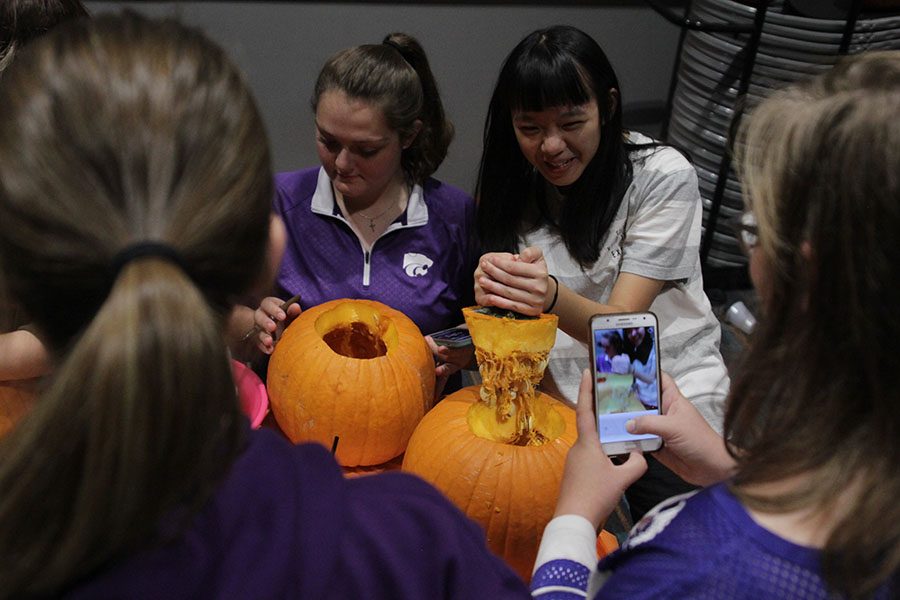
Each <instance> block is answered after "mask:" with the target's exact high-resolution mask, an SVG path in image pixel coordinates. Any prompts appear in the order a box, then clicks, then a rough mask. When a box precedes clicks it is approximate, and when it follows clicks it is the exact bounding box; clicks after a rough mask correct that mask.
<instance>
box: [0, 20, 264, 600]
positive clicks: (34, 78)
mask: <svg viewBox="0 0 900 600" xmlns="http://www.w3.org/2000/svg"><path fill="white" fill-rule="evenodd" d="M0 106H3V110H2V111H0V140H2V142H0V272H2V273H3V275H4V277H5V278H6V281H5V283H6V284H7V287H8V289H9V290H10V294H11V295H12V296H13V298H14V299H15V300H16V301H17V302H19V303H21V304H22V305H23V306H27V307H28V311H29V314H30V315H31V316H32V317H33V319H34V323H35V325H36V327H37V329H38V330H39V332H40V334H41V337H42V338H43V339H44V340H45V341H46V342H47V344H48V346H49V347H50V350H51V351H52V353H53V355H54V357H55V362H56V364H55V369H54V373H53V374H52V376H51V377H50V378H49V379H48V380H47V381H46V383H45V387H44V389H43V390H42V393H41V395H40V398H39V401H38V403H37V406H36V408H35V409H34V411H33V412H32V413H31V414H29V415H28V416H26V417H25V418H24V419H23V420H22V421H21V422H20V423H19V425H18V426H17V427H16V428H15V429H14V430H13V432H12V433H10V434H9V435H8V436H7V437H5V438H4V439H2V440H0V489H2V490H3V491H2V493H0V557H3V558H2V560H0V597H7V596H11V597H19V596H25V595H41V596H43V595H56V594H58V593H60V591H61V588H62V586H63V585H64V584H65V583H66V582H71V581H73V580H76V579H77V578H79V577H80V576H83V575H86V574H88V573H90V572H91V571H93V570H94V569H97V568H98V567H100V566H101V565H103V564H104V563H107V562H108V561H110V560H114V559H115V558H116V557H118V556H120V555H122V554H124V553H126V552H129V551H133V550H134V549H135V547H136V545H137V544H139V543H141V542H142V541H143V542H144V543H146V540H153V541H158V540H160V539H165V538H166V537H168V536H171V535H174V534H176V533H177V532H178V531H179V530H180V528H181V527H183V526H184V525H186V524H187V521H188V519H190V517H191V516H192V514H193V511H194V509H196V508H197V507H198V506H199V505H200V504H202V503H203V502H204V501H206V500H207V499H208V498H209V497H210V495H211V492H212V490H213V489H214V487H215V486H216V485H217V484H218V483H219V482H220V481H221V479H222V478H223V477H224V474H225V473H226V471H227V470H228V468H229V467H230V465H231V463H232V462H233V460H234V459H235V457H236V456H237V454H238V453H239V452H240V451H241V440H242V437H243V430H244V429H243V428H244V424H243V422H242V417H241V414H240V411H239V407H238V403H237V400H236V397H235V390H234V384H233V382H232V380H231V374H230V367H229V363H228V359H227V356H226V352H225V349H224V343H223V340H222V337H221V332H222V326H223V321H224V315H225V312H226V311H227V310H228V307H229V306H230V304H231V303H232V302H233V298H235V297H236V296H237V295H238V294H240V293H242V292H244V291H246V290H247V289H248V288H249V286H250V285H251V284H252V283H253V282H255V281H256V280H257V278H258V276H259V272H260V270H261V269H262V263H263V257H264V253H265V242H266V239H267V234H268V225H269V213H270V201H271V196H272V188H271V169H270V164H269V154H268V149H267V141H266V137H265V133H264V131H263V127H262V123H261V121H260V118H259V115H258V113H257V111H256V108H255V105H254V103H253V100H252V98H251V97H250V95H249V92H248V91H247V88H246V85H245V84H244V83H243V81H242V78H241V77H240V75H239V74H238V73H237V71H236V69H235V68H234V67H233V66H232V65H231V63H230V62H229V61H228V60H227V59H226V58H225V55H224V53H223V52H222V51H221V50H220V49H219V48H217V47H216V46H215V45H213V44H212V43H211V42H210V41H208V40H207V39H206V38H205V37H203V36H202V35H200V34H199V33H197V32H195V31H193V30H190V29H189V28H187V27H183V26H180V25H178V24H176V23H170V22H169V23H154V22H150V21H146V20H144V19H142V18H140V17H137V16H135V15H125V16H124V17H113V16H106V17H100V18H98V19H95V20H94V21H92V22H85V23H78V24H75V25H73V26H71V27H61V28H60V29H59V30H58V31H54V32H52V33H50V34H48V36H46V38H44V39H42V40H39V41H38V42H35V44H34V45H33V46H30V47H29V48H27V49H26V50H25V51H23V52H22V53H21V54H20V55H19V56H17V58H16V61H15V62H14V63H13V65H12V66H11V68H10V69H9V70H8V71H7V72H6V73H4V84H3V86H2V89H0ZM148 243H149V245H148ZM136 248H137V249H138V251H135V249H136ZM148 248H149V250H148Z"/></svg>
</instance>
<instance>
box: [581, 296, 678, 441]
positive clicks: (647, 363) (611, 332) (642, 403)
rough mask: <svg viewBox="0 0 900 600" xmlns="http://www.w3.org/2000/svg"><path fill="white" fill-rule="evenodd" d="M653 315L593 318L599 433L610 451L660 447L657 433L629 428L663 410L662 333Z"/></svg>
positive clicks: (600, 316) (594, 367)
mask: <svg viewBox="0 0 900 600" xmlns="http://www.w3.org/2000/svg"><path fill="white" fill-rule="evenodd" d="M658 329H659V327H658V324H657V322H656V317H655V316H654V315H653V314H652V313H628V314H619V315H595V316H594V317H592V318H591V340H592V344H591V363H592V364H591V371H592V373H593V380H594V409H595V413H596V415H597V431H598V432H599V435H600V442H601V444H602V445H603V449H604V451H606V453H607V454H609V455H616V454H624V453H627V452H629V451H631V450H642V451H653V450H658V449H659V447H660V445H661V440H660V438H659V437H657V436H655V435H634V434H631V433H628V432H627V431H626V430H625V423H626V422H628V420H630V419H634V418H636V417H639V416H642V415H647V414H659V410H660V382H659V335H658Z"/></svg>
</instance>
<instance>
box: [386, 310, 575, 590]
mask: <svg viewBox="0 0 900 600" xmlns="http://www.w3.org/2000/svg"><path fill="white" fill-rule="evenodd" d="M463 314H464V315H465V318H466V323H467V324H468V326H469V332H470V333H471V335H472V341H473V343H474V345H475V357H476V359H477V361H478V368H479V371H480V372H481V377H482V385H481V386H480V387H478V386H470V387H467V388H464V389H462V390H460V391H458V392H456V393H454V394H451V395H449V396H447V397H446V398H444V399H443V400H441V401H440V402H439V403H438V404H437V405H436V406H435V407H434V408H433V409H432V410H431V411H430V412H429V413H428V414H427V415H425V418H424V419H422V422H421V423H420V424H419V426H418V427H417V428H416V431H415V433H413V436H412V438H411V439H410V441H409V446H408V447H407V449H406V454H405V455H404V458H403V470H405V471H409V472H412V473H415V474H417V475H419V476H420V477H422V478H424V479H426V480H428V481H430V482H431V483H432V484H434V485H435V486H436V487H437V488H438V489H440V490H441V491H442V492H444V494H446V495H447V497H449V498H450V500H451V501H452V502H453V503H454V504H456V506H458V507H459V508H460V509H461V510H462V511H463V512H465V513H466V514H467V515H468V516H469V517H470V518H471V519H473V520H474V521H476V522H477V523H479V524H480V525H481V526H482V527H483V529H484V531H485V533H486V535H487V543H488V546H489V547H490V548H491V550H492V551H493V552H494V553H496V554H497V555H499V556H501V557H503V559H504V560H506V562H507V563H508V564H509V565H510V566H511V567H512V568H513V569H514V570H515V571H516V572H517V573H518V574H519V575H520V576H521V577H522V579H524V580H525V581H528V580H529V579H530V578H531V569H532V567H533V566H534V560H535V557H536V556H537V549H538V545H539V543H540V540H541V535H542V534H543V532H544V527H545V526H546V525H547V523H548V522H549V521H550V519H551V518H552V516H553V511H554V509H555V506H556V498H557V495H558V493H559V484H560V480H561V479H562V473H563V467H564V464H565V459H566V455H567V454H568V451H569V448H571V447H572V445H573V444H574V443H575V439H576V437H577V431H576V428H575V411H573V410H572V409H571V408H569V407H568V406H566V405H564V404H563V403H561V402H559V401H557V400H555V399H553V398H551V397H550V396H547V395H546V394H543V393H539V392H538V391H537V390H536V387H537V385H538V384H539V383H540V380H541V377H542V376H543V373H544V369H545V368H546V366H547V357H548V355H549V353H550V349H551V348H552V347H553V343H554V342H555V341H556V325H557V317H556V316H554V315H541V316H540V317H539V318H533V319H528V318H516V316H515V315H514V314H512V313H510V315H509V316H495V315H496V311H494V310H493V309H483V308H479V307H472V308H466V309H464V310H463Z"/></svg>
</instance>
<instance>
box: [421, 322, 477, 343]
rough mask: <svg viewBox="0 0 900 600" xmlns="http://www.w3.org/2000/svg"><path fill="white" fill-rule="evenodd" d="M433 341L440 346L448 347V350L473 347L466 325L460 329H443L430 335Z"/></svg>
mask: <svg viewBox="0 0 900 600" xmlns="http://www.w3.org/2000/svg"><path fill="white" fill-rule="evenodd" d="M430 335H431V339H433V340H434V343H435V344H437V345H438V346H447V347H448V348H464V347H466V346H471V345H472V336H471V335H469V328H468V327H466V326H465V325H461V326H459V327H451V328H449V329H442V330H441V331H437V332H435V333H432V334H430Z"/></svg>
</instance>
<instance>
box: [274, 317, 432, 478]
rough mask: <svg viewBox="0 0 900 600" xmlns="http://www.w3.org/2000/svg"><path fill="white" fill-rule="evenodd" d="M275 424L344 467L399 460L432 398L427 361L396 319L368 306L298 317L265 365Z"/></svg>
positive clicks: (415, 331) (413, 332)
mask: <svg viewBox="0 0 900 600" xmlns="http://www.w3.org/2000/svg"><path fill="white" fill-rule="evenodd" d="M267 385H268V392H269V400H270V402H271V405H272V412H273V413H274V415H275V420H276V421H277V422H278V425H279V427H281V429H282V430H283V431H284V432H285V434H286V435H287V436H288V437H289V438H290V439H291V440H292V441H294V442H295V443H297V442H302V441H317V442H319V443H321V444H324V445H326V446H327V447H329V448H330V447H331V445H332V443H333V440H334V437H335V436H338V438H339V439H338V446H337V451H336V453H335V455H336V457H337V460H338V462H339V463H340V464H342V465H344V466H348V467H353V466H358V465H376V464H380V463H383V462H386V461H388V460H391V459H392V458H395V457H397V456H399V455H400V454H402V453H403V452H404V450H406V444H407V442H408V441H409V437H410V435H412V432H413V429H415V427H416V425H417V424H418V423H419V421H420V420H421V418H422V416H423V415H424V414H425V411H426V410H427V408H428V407H429V406H430V405H431V402H432V398H433V396H434V359H433V358H432V356H431V352H430V351H429V349H428V345H427V344H426V343H425V339H424V338H423V336H422V332H421V331H419V328H418V327H417V326H416V324H415V323H413V322H412V320H410V319H409V318H408V317H407V316H406V315H404V314H403V313H401V312H399V311H397V310H394V309H392V308H390V307H388V306H386V305H384V304H382V303H380V302H375V301H371V300H350V299H341V300H332V301H330V302H325V303H323V304H320V305H319V306H315V307H313V308H311V309H309V310H306V311H304V312H303V313H301V314H300V316H299V317H297V318H296V319H295V320H294V321H293V322H292V323H291V324H290V325H289V326H288V328H287V329H286V330H285V332H284V335H282V337H281V339H280V340H279V342H278V344H277V345H276V346H275V351H274V352H273V353H272V358H271V360H270V361H269V371H268V382H267Z"/></svg>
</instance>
